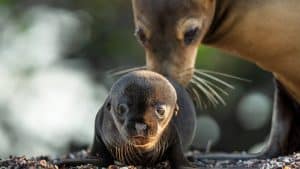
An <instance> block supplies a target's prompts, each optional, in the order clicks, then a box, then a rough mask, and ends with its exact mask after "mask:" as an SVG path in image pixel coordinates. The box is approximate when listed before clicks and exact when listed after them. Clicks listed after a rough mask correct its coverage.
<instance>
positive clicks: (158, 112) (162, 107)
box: [155, 105, 166, 118]
mask: <svg viewBox="0 0 300 169" xmlns="http://www.w3.org/2000/svg"><path fill="white" fill-rule="evenodd" d="M165 112H166V106H165V105H158V106H156V110H155V113H156V115H157V116H158V117H159V118H164V115H165Z"/></svg>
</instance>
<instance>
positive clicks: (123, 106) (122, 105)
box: [117, 104, 129, 115]
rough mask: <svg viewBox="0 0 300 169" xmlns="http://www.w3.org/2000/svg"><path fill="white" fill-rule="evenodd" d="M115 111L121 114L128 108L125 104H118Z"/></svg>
mask: <svg viewBox="0 0 300 169" xmlns="http://www.w3.org/2000/svg"><path fill="white" fill-rule="evenodd" d="M117 111H118V114H119V115H123V114H125V113H127V112H128V111H129V108H128V106H127V104H119V106H118V110H117Z"/></svg>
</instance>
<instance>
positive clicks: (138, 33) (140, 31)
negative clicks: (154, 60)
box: [134, 28, 147, 45]
mask: <svg viewBox="0 0 300 169" xmlns="http://www.w3.org/2000/svg"><path fill="white" fill-rule="evenodd" d="M134 35H135V36H136V38H137V39H138V41H139V42H140V43H141V44H142V45H145V44H146V42H147V36H146V34H145V32H144V30H143V29H141V28H137V29H136V30H135V33H134Z"/></svg>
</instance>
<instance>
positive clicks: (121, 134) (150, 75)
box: [56, 71, 196, 169]
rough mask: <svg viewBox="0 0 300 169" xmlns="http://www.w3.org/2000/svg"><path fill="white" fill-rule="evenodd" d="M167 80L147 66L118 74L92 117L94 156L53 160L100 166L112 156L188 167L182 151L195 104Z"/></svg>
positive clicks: (124, 160) (190, 134)
mask: <svg viewBox="0 0 300 169" xmlns="http://www.w3.org/2000/svg"><path fill="white" fill-rule="evenodd" d="M173 85H174V86H173ZM173 85H172V84H171V83H170V81H168V80H167V79H166V78H164V77H163V76H162V75H160V74H158V73H155V72H151V71H135V72H131V73H129V74H127V75H124V76H122V77H121V78H120V79H119V80H118V81H117V82H116V83H114V85H113V86H112V88H111V90H110V92H109V95H108V97H107V99H106V101H105V103H104V105H103V106H102V107H101V109H100V111H99V112H98V113H97V116H96V120H95V137H94V143H93V144H92V147H91V149H90V156H91V157H99V160H95V158H91V159H82V160H63V161H56V164H58V165H79V164H85V163H90V164H96V165H99V166H104V167H106V166H108V165H111V164H114V160H117V161H120V162H122V163H123V164H129V165H142V166H153V165H155V164H157V163H159V162H162V161H164V160H169V162H170V165H171V167H172V169H173V168H175V169H176V168H178V169H181V168H182V169H183V168H192V165H191V164H190V163H189V162H188V161H187V159H186V158H185V156H184V154H183V150H185V149H186V148H187V147H188V146H189V145H190V144H191V142H192V140H193V137H194V133H195V116H196V114H195V109H194V105H193V102H192V100H191V98H190V97H189V95H188V94H187V92H186V91H185V89H184V88H183V87H181V86H179V85H176V83H173ZM175 88H176V89H175Z"/></svg>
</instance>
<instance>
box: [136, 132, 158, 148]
mask: <svg viewBox="0 0 300 169" xmlns="http://www.w3.org/2000/svg"><path fill="white" fill-rule="evenodd" d="M155 140H156V139H154V138H153V137H146V136H143V135H136V136H132V137H130V142H131V144H132V145H133V146H134V147H137V148H151V147H152V146H153V145H154V144H155Z"/></svg>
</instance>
